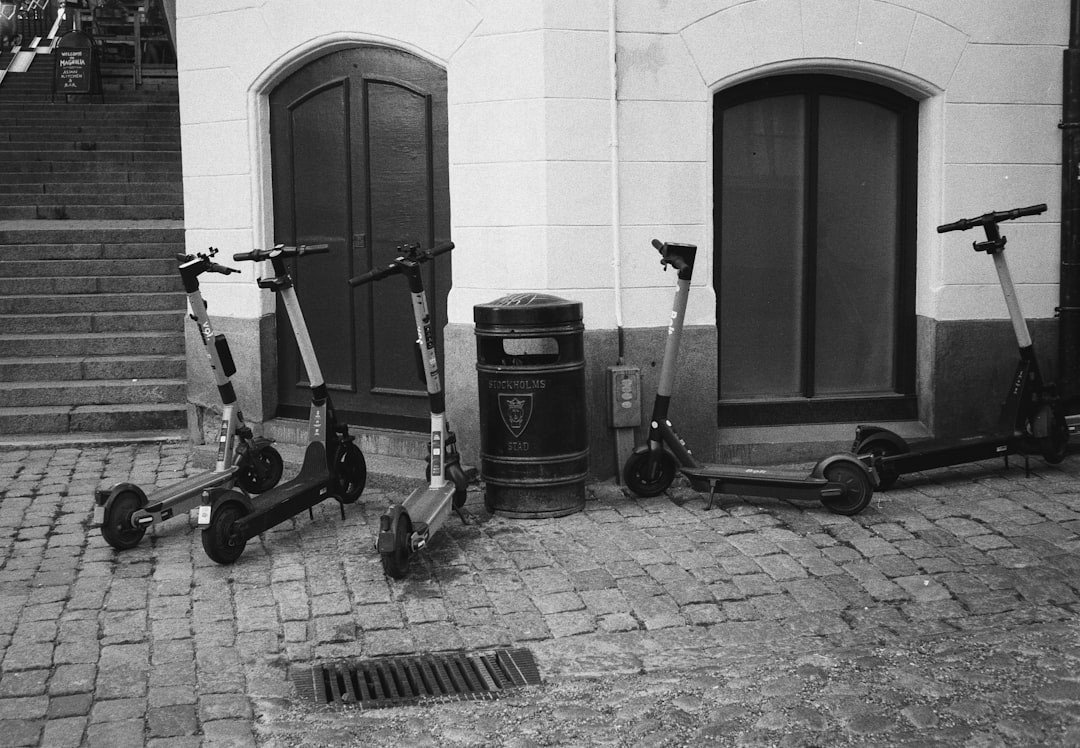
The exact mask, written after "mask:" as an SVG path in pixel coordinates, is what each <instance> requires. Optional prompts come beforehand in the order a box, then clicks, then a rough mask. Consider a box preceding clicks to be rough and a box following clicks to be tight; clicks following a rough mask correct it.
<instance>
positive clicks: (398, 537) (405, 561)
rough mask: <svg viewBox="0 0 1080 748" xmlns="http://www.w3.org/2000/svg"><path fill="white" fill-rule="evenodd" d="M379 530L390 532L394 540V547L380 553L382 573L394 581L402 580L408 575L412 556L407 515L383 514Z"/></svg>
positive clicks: (400, 513)
mask: <svg viewBox="0 0 1080 748" xmlns="http://www.w3.org/2000/svg"><path fill="white" fill-rule="evenodd" d="M380 524H381V530H382V531H383V532H387V531H388V532H390V533H391V535H392V536H393V538H394V547H393V548H390V549H388V550H384V551H382V552H381V553H380V556H382V565H383V571H384V572H386V574H387V576H390V577H393V578H394V579H404V578H405V575H406V574H408V573H409V557H410V556H411V555H412V548H411V547H410V542H409V541H410V540H411V536H412V527H411V524H412V523H411V522H410V520H409V515H408V514H406V513H405V512H404V511H400V512H393V513H391V514H384V515H383V516H382V519H381V521H380Z"/></svg>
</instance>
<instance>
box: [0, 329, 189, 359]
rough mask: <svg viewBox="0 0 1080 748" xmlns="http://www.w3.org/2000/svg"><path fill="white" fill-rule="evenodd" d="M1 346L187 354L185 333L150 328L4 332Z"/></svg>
mask: <svg viewBox="0 0 1080 748" xmlns="http://www.w3.org/2000/svg"><path fill="white" fill-rule="evenodd" d="M0 350H2V351H4V355H5V356H9V357H14V358H20V357H22V358H25V357H32V356H89V355H101V356H123V355H139V356H145V355H160V354H183V353H184V334H183V332H180V331H167V330H150V331H144V332H129V333H124V334H122V335H117V334H116V333H98V332H93V333H84V334H80V335H70V334H64V333H49V334H41V335H8V334H3V335H0Z"/></svg>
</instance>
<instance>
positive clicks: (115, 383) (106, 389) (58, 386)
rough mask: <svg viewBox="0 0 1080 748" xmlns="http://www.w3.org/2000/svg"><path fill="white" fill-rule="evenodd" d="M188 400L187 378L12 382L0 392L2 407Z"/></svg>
mask: <svg viewBox="0 0 1080 748" xmlns="http://www.w3.org/2000/svg"><path fill="white" fill-rule="evenodd" d="M186 397H187V381H186V380H185V379H183V378H167V379H139V380H135V381H132V380H130V379H98V380H87V381H83V380H73V381H48V382H8V383H6V384H5V385H4V387H3V388H2V389H0V408H14V407H38V406H42V405H66V404H70V403H79V404H80V405H120V404H124V405H133V404H138V403H144V404H149V403H159V404H164V403H183V402H185V398H186Z"/></svg>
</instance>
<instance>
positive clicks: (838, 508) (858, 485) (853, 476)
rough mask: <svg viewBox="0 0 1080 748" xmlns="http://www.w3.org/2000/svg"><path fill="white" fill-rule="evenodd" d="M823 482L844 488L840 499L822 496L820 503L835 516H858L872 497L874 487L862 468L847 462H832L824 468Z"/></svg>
mask: <svg viewBox="0 0 1080 748" xmlns="http://www.w3.org/2000/svg"><path fill="white" fill-rule="evenodd" d="M825 480H827V481H829V482H830V483H840V484H841V485H843V486H844V495H843V496H840V497H835V496H822V497H821V503H822V504H824V505H825V507H826V508H827V509H828V510H829V511H830V512H835V513H836V514H846V515H852V514H858V513H859V512H861V511H862V510H863V509H865V508H866V507H867V506H869V504H870V499H872V498H873V497H874V485H873V483H872V482H871V481H870V476H869V475H867V474H866V470H864V469H863V468H862V466H860V465H858V464H855V463H853V462H848V461H839V462H834V463H832V464H831V465H829V466H828V467H827V468H825Z"/></svg>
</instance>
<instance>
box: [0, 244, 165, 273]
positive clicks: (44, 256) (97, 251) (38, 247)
mask: <svg viewBox="0 0 1080 748" xmlns="http://www.w3.org/2000/svg"><path fill="white" fill-rule="evenodd" d="M183 251H184V243H183V242H182V241H173V242H162V243H159V244H158V243H150V244H147V243H138V242H132V243H124V244H112V243H108V244H106V243H101V244H9V245H0V259H3V260H7V261H9V262H11V261H30V260H62V261H64V262H71V261H73V260H126V259H131V260H161V259H168V260H170V261H172V260H175V258H176V254H177V253H178V252H183ZM174 269H175V268H174Z"/></svg>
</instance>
